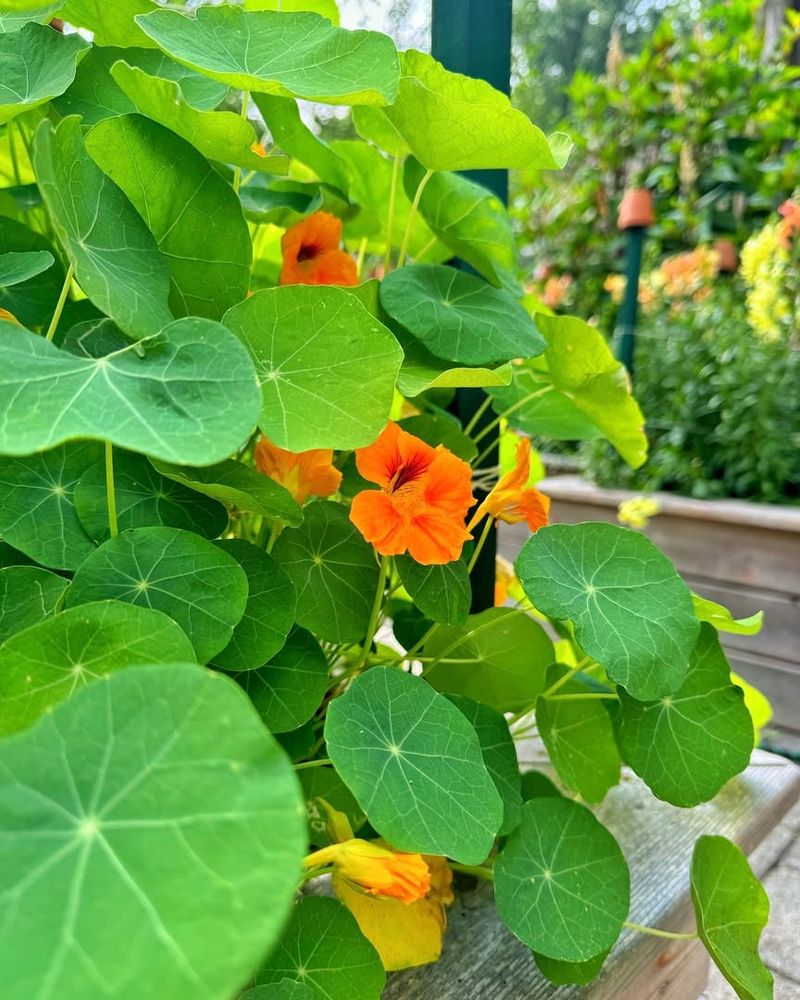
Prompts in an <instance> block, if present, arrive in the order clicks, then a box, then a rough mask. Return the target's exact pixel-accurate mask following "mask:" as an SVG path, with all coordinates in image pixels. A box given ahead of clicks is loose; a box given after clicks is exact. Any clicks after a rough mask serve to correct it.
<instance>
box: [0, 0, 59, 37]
mask: <svg viewBox="0 0 800 1000" xmlns="http://www.w3.org/2000/svg"><path fill="white" fill-rule="evenodd" d="M62 6H63V4H62V0H55V2H52V0H51V2H50V3H41V2H39V3H31V4H23V5H22V7H21V8H20V9H19V10H16V9H14V8H12V9H10V10H3V11H0V34H2V33H3V32H5V33H7V34H10V33H11V32H12V31H19V30H20V29H21V28H24V27H25V25H26V24H28V23H29V22H31V21H36V23H37V24H46V23H47V22H48V21H49V20H50V18H51V17H53V15H54V14H55V13H56V11H57V10H59V8H60V7H62Z"/></svg>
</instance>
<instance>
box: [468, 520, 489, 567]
mask: <svg viewBox="0 0 800 1000" xmlns="http://www.w3.org/2000/svg"><path fill="white" fill-rule="evenodd" d="M493 525H494V518H493V517H492V515H491V514H489V515H488V516H487V518H486V524H484V526H483V531H482V532H481V537H480V538H479V539H478V542H477V544H476V546H475V549H474V551H473V553H472V555H471V556H470V560H469V562H468V563H467V572H468V573H471V572H472V571H473V569H475V563H476V562H477V561H478V556H479V555H480V554H481V549H482V548H483V546H484V545H485V544H486V539H487V538H488V537H489V532H490V531H491V530H492V527H493Z"/></svg>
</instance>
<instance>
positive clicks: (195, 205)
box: [85, 115, 253, 319]
mask: <svg viewBox="0 0 800 1000" xmlns="http://www.w3.org/2000/svg"><path fill="white" fill-rule="evenodd" d="M85 143H86V149H87V152H88V153H89V155H90V156H91V157H92V159H93V160H94V161H95V163H97V165H98V166H99V167H100V168H101V170H103V172H104V173H105V174H106V175H107V176H108V177H110V178H111V180H112V181H113V182H114V183H115V184H116V185H117V186H118V187H119V188H121V189H122V191H123V192H124V193H125V195H126V196H127V198H128V200H129V201H130V202H131V204H132V205H133V207H134V208H135V209H136V211H137V212H138V213H139V214H140V215H141V217H142V219H143V220H144V222H145V224H146V225H147V228H148V229H149V230H150V232H151V233H152V234H153V236H154V237H155V240H156V243H157V244H158V248H159V250H160V251H161V253H162V254H163V255H164V257H165V258H166V259H167V261H168V263H169V270H170V278H171V291H170V308H171V310H172V312H173V313H174V315H175V316H205V317H207V318H208V319H221V318H222V315H223V313H224V312H225V311H226V310H227V309H228V308H230V306H232V305H235V304H236V303H237V302H240V301H241V300H242V299H243V298H244V297H245V296H246V295H247V292H248V289H249V287H250V265H251V263H252V256H253V248H252V243H251V241H250V232H249V230H248V228H247V223H246V222H245V219H244V215H243V214H242V208H241V205H240V204H239V199H238V197H237V196H236V193H235V192H234V190H233V188H232V187H231V185H230V184H229V183H228V182H227V181H226V180H225V179H224V178H223V177H221V176H220V175H219V174H218V173H217V171H216V170H215V169H214V168H213V167H212V166H211V164H210V163H209V162H208V160H206V159H205V158H204V157H203V156H202V155H201V154H200V153H198V152H197V150H196V149H195V148H194V146H192V145H190V144H189V143H188V142H186V141H185V140H183V139H181V138H180V137H179V136H177V135H175V133H174V132H172V131H170V130H169V129H168V128H165V127H164V126H163V125H159V124H158V123H157V122H154V121H151V120H150V119H149V118H144V117H143V116H141V115H123V116H121V117H116V118H106V119H105V120H104V121H102V122H99V123H98V124H97V125H95V126H94V128H93V129H92V130H91V131H90V132H89V134H88V135H87V136H86V140H85Z"/></svg>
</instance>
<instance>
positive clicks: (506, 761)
mask: <svg viewBox="0 0 800 1000" xmlns="http://www.w3.org/2000/svg"><path fill="white" fill-rule="evenodd" d="M448 701H451V702H452V703H453V704H454V705H455V706H456V708H457V709H458V710H459V712H461V714H462V715H463V716H464V717H465V718H466V719H467V720H468V721H469V724H470V725H471V726H472V728H473V729H474V730H475V732H476V733H477V736H478V742H479V743H480V745H481V753H482V754H483V762H484V764H485V765H486V770H487V771H488V772H489V774H490V775H491V776H492V781H493V782H494V786H495V788H496V789H497V791H498V792H499V793H500V798H501V799H502V800H503V825H502V826H501V827H500V829H499V830H498V831H497V832H498V835H499V836H501V837H504V836H505V835H506V834H508V833H511V831H512V830H514V829H515V828H516V827H517V826H519V821H520V818H521V816H522V785H521V778H520V773H519V764H518V762H517V751H516V749H515V747H514V740H513V739H512V738H511V733H510V732H509V730H508V723H507V722H506V720H505V719H504V718H503V716H502V715H501V714H500V713H499V712H495V710H494V709H493V708H489V707H488V706H487V705H479V704H478V702H477V701H471V700H470V699H469V698H460V697H459V696H458V695H452V694H451V695H448Z"/></svg>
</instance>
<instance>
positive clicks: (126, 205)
mask: <svg viewBox="0 0 800 1000" xmlns="http://www.w3.org/2000/svg"><path fill="white" fill-rule="evenodd" d="M43 30H45V31H48V32H50V33H51V34H53V35H56V34H57V32H53V31H52V30H51V29H50V28H45V29H43ZM59 37H60V36H59ZM71 37H75V36H71ZM34 162H35V165H36V175H37V178H38V183H39V188H40V190H41V192H42V196H43V198H44V200H45V203H46V205H47V208H48V211H49V213H50V218H51V221H52V223H53V227H54V228H55V231H56V234H57V235H58V238H59V241H60V243H61V245H62V247H63V248H64V250H65V251H66V253H67V255H68V256H69V259H70V260H71V261H72V264H73V266H74V268H75V275H76V278H77V280H78V284H79V285H80V286H81V288H82V289H83V291H84V292H85V293H86V294H87V295H88V297H89V298H90V299H91V300H92V302H94V304H95V305H96V306H97V307H98V308H99V309H100V310H101V311H102V312H104V313H106V314H107V315H108V316H111V318H112V319H113V320H114V321H115V322H116V323H117V324H118V326H119V327H120V328H121V329H122V330H124V331H125V333H127V334H128V335H130V336H131V337H144V336H147V335H149V334H152V333H155V332H156V331H157V330H160V329H161V327H163V326H164V325H165V324H166V323H169V321H170V320H171V319H172V314H171V313H170V311H169V309H168V308H167V299H168V297H169V267H168V263H167V259H166V258H165V257H164V256H163V255H162V254H160V253H159V250H158V247H157V245H156V242H155V239H154V238H153V236H152V234H151V233H150V232H149V230H148V229H147V226H146V225H145V224H144V222H143V221H142V218H141V216H140V215H139V213H138V212H137V211H136V209H135V208H134V207H133V205H131V203H130V202H129V201H128V199H127V198H126V197H125V195H124V194H123V193H122V192H121V191H120V189H119V188H118V187H117V186H116V185H115V184H114V183H113V182H112V181H111V180H110V179H109V178H108V177H107V176H106V175H105V174H104V173H103V172H102V170H100V168H99V167H97V165H96V164H95V163H94V161H93V160H92V159H91V157H90V156H89V155H88V154H87V152H86V149H85V147H84V145H83V139H82V138H81V126H80V120H79V119H78V118H75V117H71V118H65V119H64V120H63V121H62V122H61V124H60V125H59V126H58V127H57V128H55V129H54V128H53V126H52V125H51V124H50V122H49V121H43V122H42V123H41V125H40V126H39V128H38V129H37V130H36V138H35V146H34Z"/></svg>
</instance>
